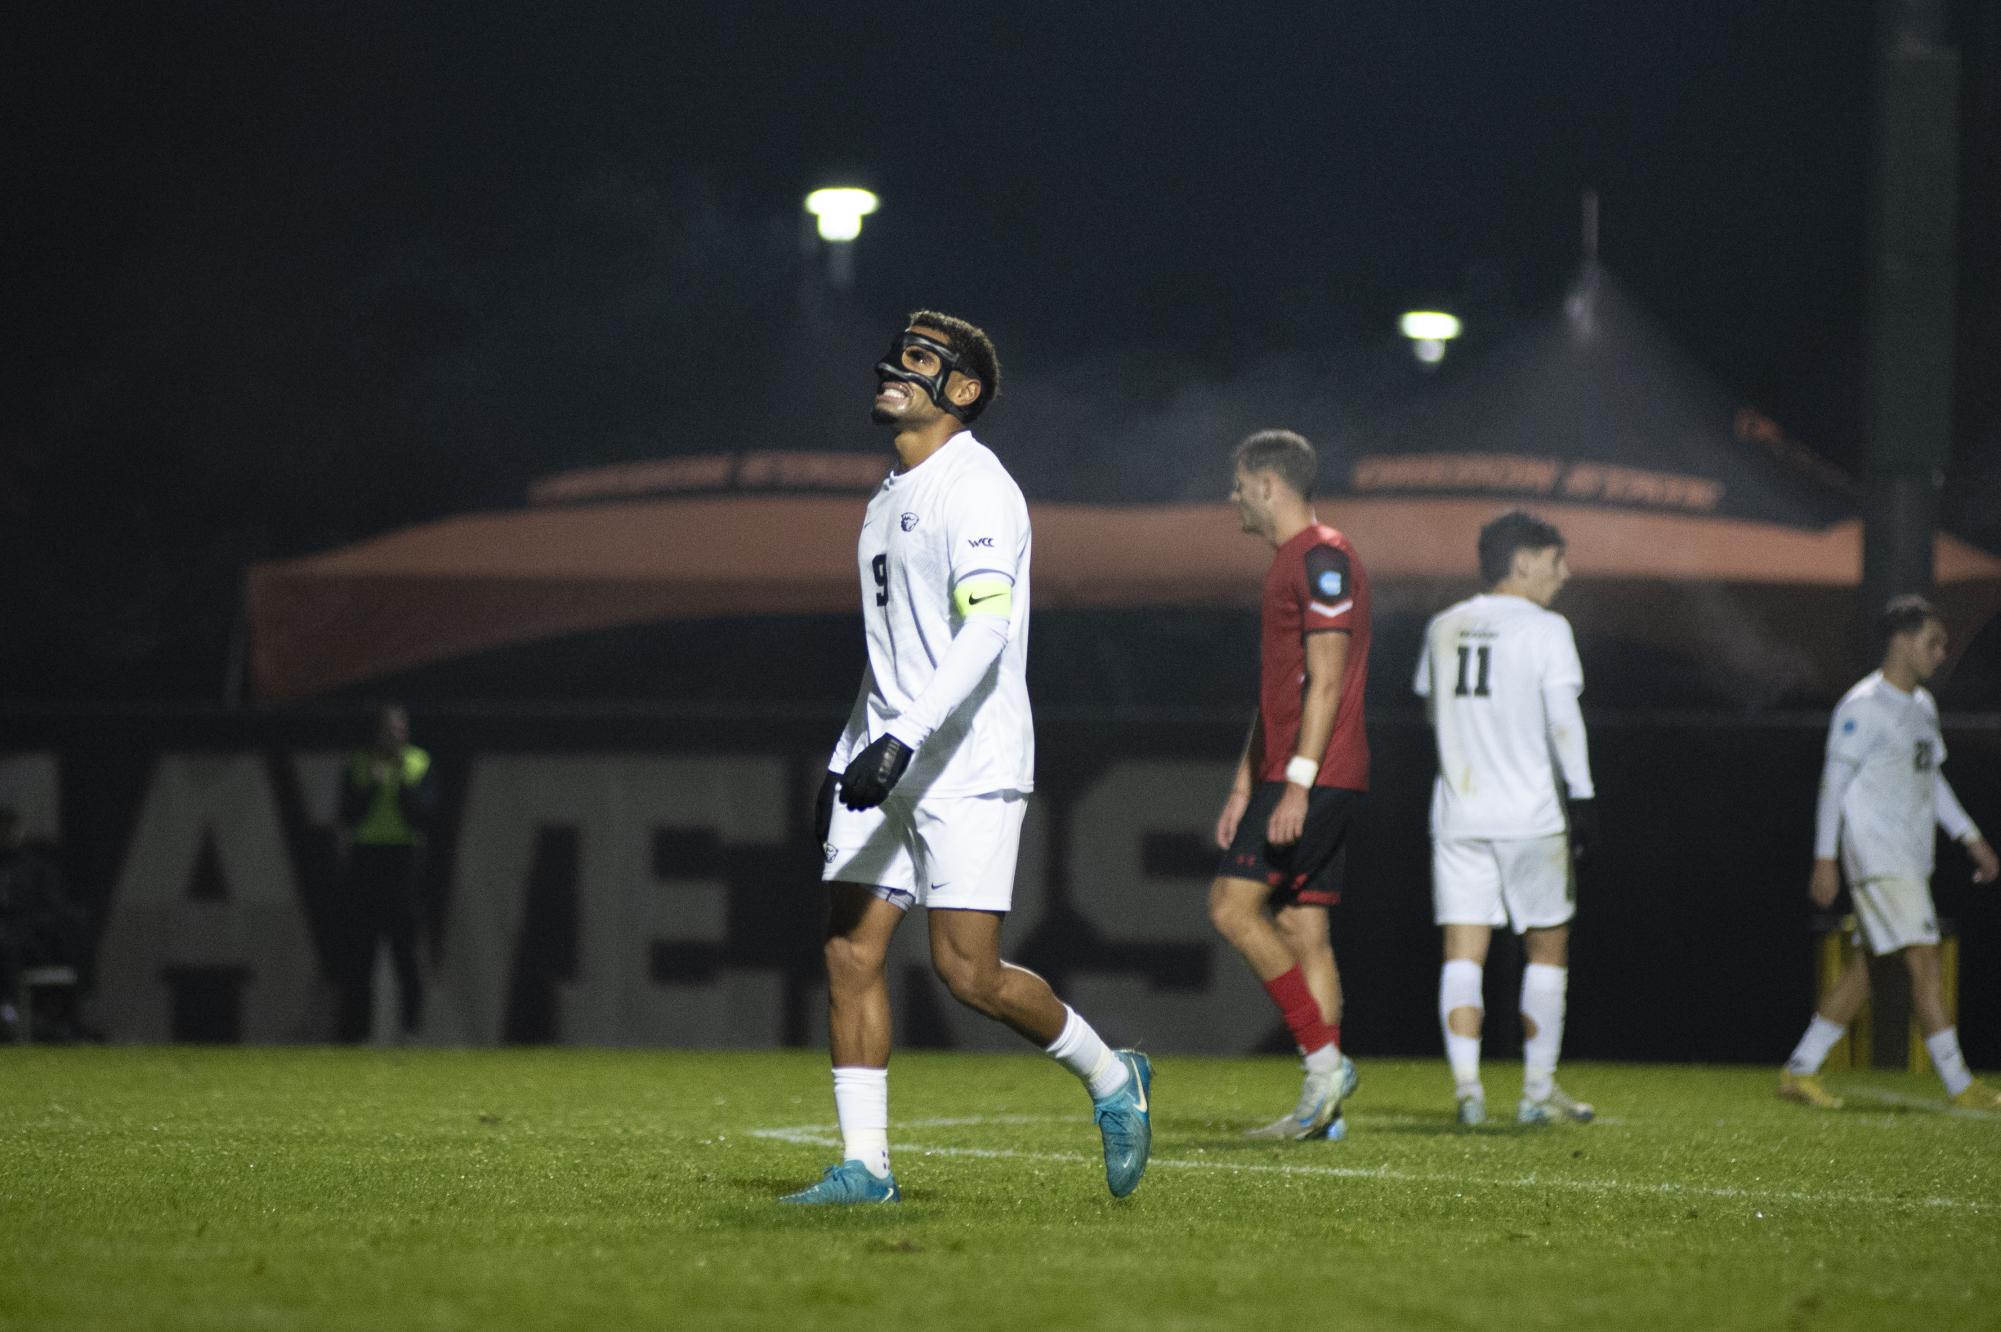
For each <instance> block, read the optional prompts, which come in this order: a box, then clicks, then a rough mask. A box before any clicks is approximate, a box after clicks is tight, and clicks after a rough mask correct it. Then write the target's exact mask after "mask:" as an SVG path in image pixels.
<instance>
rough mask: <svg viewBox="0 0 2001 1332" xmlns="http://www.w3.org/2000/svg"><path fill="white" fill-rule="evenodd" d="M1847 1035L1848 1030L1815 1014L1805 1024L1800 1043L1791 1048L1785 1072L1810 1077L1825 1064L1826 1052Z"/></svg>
mask: <svg viewBox="0 0 2001 1332" xmlns="http://www.w3.org/2000/svg"><path fill="white" fill-rule="evenodd" d="M1847 1034H1848V1028H1846V1027H1844V1026H1841V1025H1840V1024H1838V1023H1834V1022H1829V1021H1828V1020H1827V1019H1826V1018H1824V1017H1822V1016H1821V1015H1820V1014H1818V1013H1815V1014H1814V1015H1813V1021H1811V1022H1809V1023H1807V1024H1806V1035H1804V1036H1802V1037H1800V1043H1799V1044H1798V1045H1795V1046H1794V1047H1793V1055H1792V1058H1790V1059H1788V1060H1786V1072H1788V1073H1791V1074H1792V1075H1794V1076H1795V1077H1801V1078H1810V1077H1812V1076H1813V1075H1814V1074H1816V1073H1818V1072H1820V1066H1821V1065H1822V1064H1824V1063H1826V1062H1827V1052H1828V1051H1829V1050H1832V1049H1833V1048H1834V1047H1835V1046H1836V1045H1837V1044H1839V1043H1840V1041H1841V1038H1842V1037H1843V1036H1846V1035H1847Z"/></svg>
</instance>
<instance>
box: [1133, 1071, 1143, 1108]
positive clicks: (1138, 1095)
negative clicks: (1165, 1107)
mask: <svg viewBox="0 0 2001 1332" xmlns="http://www.w3.org/2000/svg"><path fill="white" fill-rule="evenodd" d="M1132 1075H1133V1098H1134V1099H1135V1100H1137V1101H1138V1102H1139V1109H1140V1113H1141V1114H1145V1113H1146V1079H1145V1078H1143V1077H1141V1076H1140V1075H1139V1069H1138V1067H1136V1066H1135V1067H1134V1068H1133V1070H1132Z"/></svg>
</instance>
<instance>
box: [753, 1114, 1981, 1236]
mask: <svg viewBox="0 0 2001 1332" xmlns="http://www.w3.org/2000/svg"><path fill="white" fill-rule="evenodd" d="M1922 1104H1932V1103H1930V1102H1922ZM1072 1123H1074V1120H1073V1119H1072V1118H1070V1117H1067V1116H1054V1115H964V1116H957V1117H954V1118H950V1119H912V1120H905V1121H904V1122H903V1123H902V1124H901V1125H898V1127H900V1128H913V1129H925V1128H975V1127H981V1126H985V1125H999V1124H1072ZM750 1136H752V1137H753V1138H764V1139H766V1140H768V1141H772V1142H784V1143H790V1144H792V1145H794V1146H799V1147H839V1146H840V1145H841V1138H840V1134H839V1133H838V1132H830V1131H829V1130H828V1128H827V1126H826V1125H824V1124H805V1125H799V1126H796V1127H792V1128H762V1129H752V1130H750ZM897 1150H898V1151H900V1152H904V1153H910V1152H917V1153H921V1154H923V1155H925V1156H966V1157H973V1158H976V1159H979V1160H989V1161H1048V1162H1052V1163H1063V1164H1073V1163H1082V1164H1091V1163H1094V1162H1095V1161H1096V1159H1097V1158H1095V1157H1090V1156H1084V1155H1080V1154H1078V1153H1076V1152H1024V1151H1017V1150H1014V1149H1012V1148H1005V1147H944V1146H924V1145H921V1144H914V1143H899V1144H897ZM1151 1166H1152V1168H1155V1169H1160V1168H1165V1169H1169V1170H1220V1171H1224V1172H1226V1173H1231V1174H1249V1175H1294V1176H1309V1177H1318V1178H1323V1179H1363V1180H1380V1181H1383V1182H1385V1183H1390V1184H1451V1185H1458V1186H1461V1187H1462V1188H1464V1187H1473V1188H1496V1189H1568V1190H1570V1191H1572V1192H1576V1193H1628V1194H1644V1195H1648V1196H1652V1197H1661V1198H1718V1199H1726V1200H1732V1201H1734V1200H1740V1199H1741V1200H1743V1201H1747V1202H1760V1203H1765V1204H1775V1203H1800V1204H1805V1205H1810V1206H1825V1207H1856V1206H1861V1207H1917V1208H1927V1209H1932V1210H1937V1211H1953V1212H1980V1211H1982V1210H1983V1207H1982V1204H1981V1203H1980V1202H1979V1201H1978V1200H1977V1199H1970V1198H1944V1197H1934V1198H1898V1197H1891V1196H1888V1195H1885V1194H1877V1193H1828V1192H1821V1191H1817V1190H1809V1189H1755V1188H1739V1187H1736V1186H1734V1185H1725V1186H1722V1187H1716V1186H1710V1185H1698V1184H1679V1183H1676V1182H1675V1181H1673V1180H1663V1181H1662V1182H1660V1183H1658V1184H1643V1183H1635V1182H1633V1181H1630V1180H1622V1179H1579V1178H1575V1177H1572V1176H1567V1175H1564V1176H1555V1177H1551V1176H1546V1175H1534V1174H1529V1175H1514V1176H1496V1175H1461V1174H1449V1175H1448V1174H1430V1173H1425V1172H1422V1171H1415V1170H1396V1169H1392V1168H1391V1167H1389V1166H1369V1167H1362V1166H1330V1165H1274V1164H1271V1163H1268V1162H1262V1161H1196V1160H1189V1159H1186V1158H1179V1159H1177V1158H1173V1157H1162V1156H1156V1157H1154V1158H1153V1160H1152V1162H1151Z"/></svg>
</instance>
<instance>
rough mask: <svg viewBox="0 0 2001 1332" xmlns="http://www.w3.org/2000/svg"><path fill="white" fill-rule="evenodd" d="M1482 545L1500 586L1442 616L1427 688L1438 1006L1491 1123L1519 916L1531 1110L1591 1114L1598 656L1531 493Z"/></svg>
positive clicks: (1466, 1100)
mask: <svg viewBox="0 0 2001 1332" xmlns="http://www.w3.org/2000/svg"><path fill="white" fill-rule="evenodd" d="M1479 552H1480V576H1481V579H1482V581H1483V582H1485V583H1486V585H1487V591H1485V592H1483V593H1481V594H1480V595H1479V596H1475V597H1470V598H1468V599H1467V600H1465V601H1462V602H1460V603H1459V604H1458V605H1456V606H1453V607H1451V608H1450V609H1448V610H1445V611H1442V612H1440V613H1439V614H1437V615H1435V616H1433V617H1432V619H1431V622H1430V624H1428V625H1426V626H1425V631H1424V645H1423V648H1422V650H1421V651H1420V654H1419V657H1418V663H1417V682H1416V688H1417V692H1418V693H1419V694H1420V695H1422V696H1423V697H1424V699H1425V701H1426V710H1427V711H1428V712H1429V713H1430V715H1431V721H1432V726H1433V729H1434V731H1435V732H1436V735H1437V740H1438V777H1437V780H1436V781H1435V782H1434V784H1433V786H1432V794H1431V847H1432V860H1431V874H1432V905H1433V911H1434V915H1435V918H1436V920H1437V921H1438V924H1439V925H1440V926H1441V927H1442V928H1443V929H1444V932H1445V964H1444V966H1443V968H1442V969H1441V971H1440V974H1439V980H1438V1018H1439V1023H1440V1025H1441V1026H1442V1027H1443V1028H1444V1033H1445V1053H1446V1058H1447V1060H1448V1061H1449V1062H1450V1064H1451V1066H1452V1078H1453V1081H1454V1083H1455V1084H1456V1086H1457V1095H1458V1099H1459V1122H1460V1123H1461V1124H1469V1125H1470V1124H1479V1123H1483V1122H1485V1120H1486V1118H1487V1101H1486V1093H1485V1091H1484V1090H1483V1089H1482V1087H1481V1083H1480V1033H1481V1026H1482V1023H1483V1019H1484V1017H1485V1003H1484V1000H1483V999H1482V989H1481V986H1482V980H1483V977H1484V969H1485V967H1486V962H1487V948H1488V945H1489V943H1490V942H1491V940H1492V937H1493V932H1494V929H1495V927H1496V926H1502V925H1505V926H1508V927H1510V928H1512V929H1513V930H1514V931H1515V933H1516V934H1518V935H1521V936H1522V941H1523V947H1524V949H1525V951H1526V952H1527V955H1528V964H1527V965H1526V966H1525V967H1524V968H1523V969H1522V993H1521V1014H1522V1035H1523V1038H1524V1039H1523V1050H1522V1056H1523V1059H1522V1098H1521V1101H1520V1103H1519V1104H1518V1105H1517V1107H1516V1111H1515V1118H1516V1121H1517V1122H1519V1123H1523V1124H1549V1123H1554V1122H1556V1121H1558V1120H1564V1119H1569V1120H1575V1121H1577V1122H1579V1123H1584V1122H1588V1121H1589V1120H1590V1119H1591V1116H1592V1110H1591V1107H1590V1106H1588V1105H1586V1104H1584V1103H1582V1102H1580V1101H1575V1100H1572V1099H1571V1098H1570V1097H1569V1096H1567V1095H1566V1094H1565V1093H1564V1092H1563V1090H1562V1089H1561V1088H1560V1087H1558V1086H1557V1085H1556V1060H1557V1052H1558V1051H1559V1049H1560V1048H1561V1047H1562V1044H1563V1015H1564V1003H1565V992H1566V990H1567V988H1568V985H1569V976H1570V971H1569V959H1570V921H1571V917H1572V916H1573V915H1575V914H1576V875H1575V870H1574V863H1573V862H1574V860H1575V859H1581V858H1582V857H1583V856H1584V854H1585V853H1586V851H1587V849H1588V848H1589V847H1590V845H1591V842H1592V840H1593V837H1594V835H1595V833H1596V831H1597V805H1596V803H1595V799H1594V797H1595V792H1594V791H1593V789H1592V785H1591V764H1590V759H1589V755H1588V753H1587V750H1586V747H1585V739H1584V717H1583V714H1582V713H1581V712H1579V710H1578V707H1577V697H1578V695H1579V694H1580V693H1582V692H1583V690H1584V668H1583V666H1582V664H1580V663H1579V661H1578V659H1577V642H1576V640H1575V639H1574V638H1573V637H1572V636H1571V632H1570V623H1569V621H1567V620H1565V619H1564V618H1563V617H1562V616H1561V615H1558V614H1557V613H1556V612H1554V611H1552V610H1550V609H1549V604H1550V603H1551V602H1552V601H1554V600H1555V599H1556V594H1557V593H1558V592H1560V591H1562V589H1563V585H1564V583H1565V582H1566V581H1568V580H1569V578H1570V566H1569V565H1568V564H1567V563H1566V562H1565V559H1564V544H1563V536H1562V534H1561V533H1559V532H1558V531H1557V530H1556V528H1554V527H1552V526H1551V525H1550V524H1548V523H1546V522H1543V521H1542V520H1541V519H1539V518H1537V517H1535V516H1534V515H1532V514H1529V513H1525V512H1523V511H1521V510H1519V509H1516V510H1513V511H1511V512H1508V513H1504V514H1502V515H1501V516H1500V517H1498V518H1496V519H1494V520H1493V521H1492V522H1490V523H1488V524H1487V525H1486V526H1485V527H1483V528H1482V529H1480V542H1479ZM1566 796H1567V797H1568V799H1567V801H1566V799H1565V797H1566ZM1566 804H1567V806H1568V810H1567V815H1568V817H1567V818H1566Z"/></svg>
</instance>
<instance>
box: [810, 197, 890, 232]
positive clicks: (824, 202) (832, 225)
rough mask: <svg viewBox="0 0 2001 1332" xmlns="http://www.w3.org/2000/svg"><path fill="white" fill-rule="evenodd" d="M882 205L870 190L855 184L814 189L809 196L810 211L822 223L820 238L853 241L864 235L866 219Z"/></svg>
mask: <svg viewBox="0 0 2001 1332" xmlns="http://www.w3.org/2000/svg"><path fill="white" fill-rule="evenodd" d="M881 206H882V201H881V200H880V199H878V198H876V197H875V195H874V193H872V192H871V191H869V190H863V189H856V188H855V187H853V186H851V185H839V186H833V187H831V188H828V189H824V190H814V191H813V192H812V193H811V194H809V195H807V196H806V211H807V212H809V213H811V214H812V215H813V216H814V217H815V218H816V219H818V220H819V224H820V239H821V240H824V241H851V240H853V239H854V238H855V237H857V236H859V235H861V234H862V219H863V218H865V217H867V216H868V215H869V214H870V213H873V212H874V211H875V210H876V209H877V208H879V207H881Z"/></svg>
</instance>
